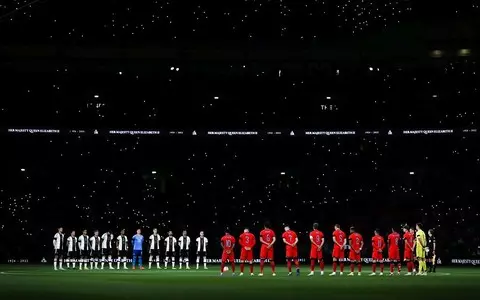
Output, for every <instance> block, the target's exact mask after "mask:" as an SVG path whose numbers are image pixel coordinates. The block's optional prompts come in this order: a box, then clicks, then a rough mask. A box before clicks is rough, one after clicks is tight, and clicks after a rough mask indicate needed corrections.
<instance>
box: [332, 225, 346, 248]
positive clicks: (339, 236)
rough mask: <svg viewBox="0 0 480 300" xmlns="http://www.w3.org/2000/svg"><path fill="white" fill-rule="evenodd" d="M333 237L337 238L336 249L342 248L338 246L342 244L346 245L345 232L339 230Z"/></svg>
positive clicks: (334, 245)
mask: <svg viewBox="0 0 480 300" xmlns="http://www.w3.org/2000/svg"><path fill="white" fill-rule="evenodd" d="M333 237H334V238H335V241H336V243H334V244H333V247H334V248H340V246H338V245H337V244H340V245H341V246H342V245H343V243H345V238H346V235H345V232H343V231H341V230H340V229H337V230H335V231H334V232H333Z"/></svg>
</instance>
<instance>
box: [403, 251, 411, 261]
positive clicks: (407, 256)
mask: <svg viewBox="0 0 480 300" xmlns="http://www.w3.org/2000/svg"><path fill="white" fill-rule="evenodd" d="M403 259H404V260H413V251H411V250H407V251H404V252H403Z"/></svg>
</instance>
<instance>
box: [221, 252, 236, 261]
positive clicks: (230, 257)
mask: <svg viewBox="0 0 480 300" xmlns="http://www.w3.org/2000/svg"><path fill="white" fill-rule="evenodd" d="M227 260H228V261H229V262H231V263H232V262H234V261H235V255H234V254H233V250H232V252H230V254H229V253H227V252H225V251H223V253H222V262H226V261H227Z"/></svg>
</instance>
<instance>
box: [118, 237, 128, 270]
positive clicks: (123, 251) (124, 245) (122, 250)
mask: <svg viewBox="0 0 480 300" xmlns="http://www.w3.org/2000/svg"><path fill="white" fill-rule="evenodd" d="M117 253H118V256H117V270H120V262H123V269H124V270H128V268H127V254H128V238H127V236H126V235H125V229H122V230H121V231H120V235H119V236H118V237H117Z"/></svg>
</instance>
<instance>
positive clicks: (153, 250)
mask: <svg viewBox="0 0 480 300" xmlns="http://www.w3.org/2000/svg"><path fill="white" fill-rule="evenodd" d="M137 240H138V241H139V242H137V243H136V241H137ZM143 243H144V238H143V236H142V234H141V230H140V229H138V230H137V234H136V235H135V236H133V238H132V245H133V250H134V251H138V250H141V251H142V253H140V254H138V255H134V258H135V260H137V259H138V261H139V265H140V268H142V269H143V266H142V256H143ZM190 244H191V239H190V237H189V236H188V235H187V231H185V230H184V231H183V233H182V236H181V237H179V238H178V240H177V239H176V238H175V237H174V236H173V232H172V231H169V232H168V236H167V237H163V236H161V235H159V234H158V230H157V229H153V233H152V235H150V238H149V246H148V248H149V254H150V258H149V268H151V267H152V263H153V262H155V263H156V265H157V269H161V267H160V252H161V249H162V247H164V249H165V260H164V262H165V268H167V266H168V263H169V262H171V264H172V269H176V268H175V257H176V253H177V252H180V254H179V267H180V269H181V268H182V266H183V264H185V267H186V269H190V266H189V252H190ZM207 246H208V239H207V238H206V237H205V235H204V232H203V231H201V232H200V236H199V237H198V238H197V239H196V253H197V269H198V268H199V266H200V262H201V260H203V267H204V268H205V269H207V263H206V261H207V260H206V258H207ZM177 247H178V249H179V250H180V251H176V250H177ZM136 248H139V249H136ZM53 249H54V262H53V265H54V269H55V270H57V269H59V270H63V261H64V254H66V258H65V262H66V263H67V268H70V263H72V267H73V268H75V267H76V262H77V261H78V262H79V269H80V270H82V269H85V270H88V264H89V263H90V268H91V269H94V268H95V269H102V270H103V269H104V267H105V263H107V262H108V264H109V269H111V270H113V269H114V267H113V255H114V252H116V254H117V269H120V266H121V263H123V269H127V256H128V253H129V250H130V239H129V238H127V236H126V235H125V230H121V231H120V235H119V236H118V237H117V238H116V239H114V236H113V234H112V233H111V232H110V231H107V232H106V233H104V234H103V235H101V236H100V235H99V231H98V230H95V231H94V235H93V236H92V237H89V236H88V232H87V230H83V232H82V235H81V236H79V237H78V238H77V237H76V234H75V231H72V232H71V234H70V236H69V237H68V238H67V239H66V240H65V235H64V233H63V228H62V227H60V228H58V232H57V233H56V234H55V236H54V237H53ZM99 262H100V263H101V267H100V268H99ZM135 263H136V261H134V266H135ZM134 268H135V267H134Z"/></svg>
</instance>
